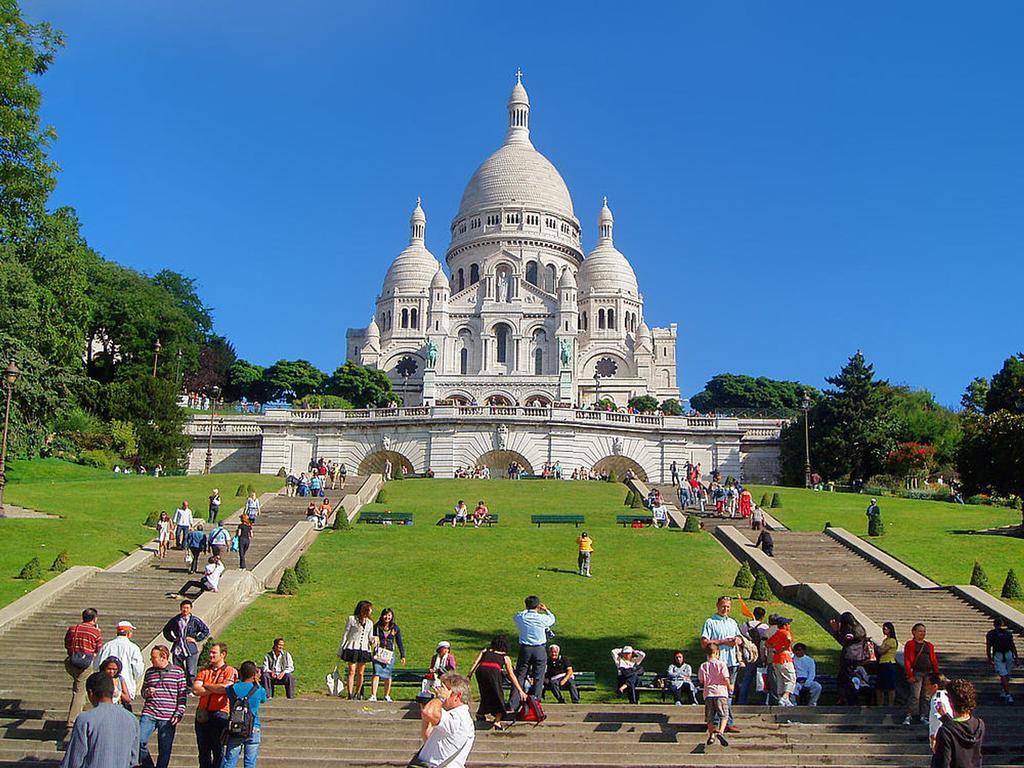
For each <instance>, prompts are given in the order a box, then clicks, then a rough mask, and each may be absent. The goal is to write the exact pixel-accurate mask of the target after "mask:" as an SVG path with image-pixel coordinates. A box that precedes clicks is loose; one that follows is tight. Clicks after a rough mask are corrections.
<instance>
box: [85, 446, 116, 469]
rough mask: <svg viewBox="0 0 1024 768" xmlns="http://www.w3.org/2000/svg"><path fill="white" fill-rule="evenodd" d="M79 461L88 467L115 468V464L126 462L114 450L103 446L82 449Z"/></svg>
mask: <svg viewBox="0 0 1024 768" xmlns="http://www.w3.org/2000/svg"><path fill="white" fill-rule="evenodd" d="M78 461H79V463H80V464H84V465H85V466H87V467H96V468H97V469H113V468H114V467H115V466H117V465H119V464H123V463H124V461H123V460H122V459H121V457H120V456H118V455H117V454H116V453H114V452H113V451H109V450H105V449H101V448H97V449H95V450H90V451H82V452H81V453H80V454H79V455H78Z"/></svg>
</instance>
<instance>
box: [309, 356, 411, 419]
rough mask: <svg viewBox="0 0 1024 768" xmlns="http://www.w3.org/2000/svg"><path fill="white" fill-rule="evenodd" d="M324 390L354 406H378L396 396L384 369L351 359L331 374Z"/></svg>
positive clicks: (385, 403) (383, 404)
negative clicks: (364, 364) (369, 366)
mask: <svg viewBox="0 0 1024 768" xmlns="http://www.w3.org/2000/svg"><path fill="white" fill-rule="evenodd" d="M325 391H326V393H327V394H329V395H338V396H339V397H343V398H345V399H346V400H348V401H349V402H350V403H352V405H353V406H354V407H356V408H378V407H382V406H385V405H387V404H388V403H389V402H390V401H392V400H395V399H396V398H397V395H396V394H395V390H394V389H393V388H392V386H391V379H389V378H388V375H387V374H386V373H385V372H384V371H380V370H377V369H376V368H367V367H366V366H363V365H357V364H356V363H353V362H351V361H349V362H347V363H345V364H344V365H342V366H341V367H339V368H338V369H337V370H336V371H335V372H334V373H333V374H331V377H330V379H329V380H328V382H327V386H326V389H325Z"/></svg>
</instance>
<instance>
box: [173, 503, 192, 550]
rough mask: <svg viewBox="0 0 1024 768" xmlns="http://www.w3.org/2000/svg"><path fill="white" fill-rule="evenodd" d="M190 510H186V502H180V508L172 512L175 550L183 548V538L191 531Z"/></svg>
mask: <svg viewBox="0 0 1024 768" xmlns="http://www.w3.org/2000/svg"><path fill="white" fill-rule="evenodd" d="M192 522H193V519H192V510H191V509H189V508H188V502H187V501H183V502H181V506H180V507H178V508H177V509H176V510H174V547H175V549H184V548H185V537H186V536H188V532H189V531H190V530H191V529H192Z"/></svg>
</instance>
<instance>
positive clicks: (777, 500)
mask: <svg viewBox="0 0 1024 768" xmlns="http://www.w3.org/2000/svg"><path fill="white" fill-rule="evenodd" d="M771 507H772V509H779V508H781V507H782V497H781V496H779V493H778V491H776V492H775V493H773V494H772V504H771Z"/></svg>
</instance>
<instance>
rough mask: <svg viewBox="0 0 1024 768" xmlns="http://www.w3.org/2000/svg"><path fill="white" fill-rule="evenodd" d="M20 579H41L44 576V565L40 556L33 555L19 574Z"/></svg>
mask: <svg viewBox="0 0 1024 768" xmlns="http://www.w3.org/2000/svg"><path fill="white" fill-rule="evenodd" d="M18 578H19V579H28V580H31V579H41V578H43V565H42V563H40V562H39V558H38V557H33V558H32V559H31V560H29V561H28V562H27V563H25V565H24V566H22V569H21V572H20V573H19V574H18Z"/></svg>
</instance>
